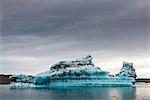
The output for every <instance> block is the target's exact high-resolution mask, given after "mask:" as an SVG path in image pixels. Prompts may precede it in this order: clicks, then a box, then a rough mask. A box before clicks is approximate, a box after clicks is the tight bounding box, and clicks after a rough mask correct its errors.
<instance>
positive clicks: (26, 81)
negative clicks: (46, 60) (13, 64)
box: [10, 55, 136, 88]
mask: <svg viewBox="0 0 150 100" xmlns="http://www.w3.org/2000/svg"><path fill="white" fill-rule="evenodd" d="M135 78H136V72H135V69H134V68H133V63H128V62H123V67H122V69H121V71H120V72H119V73H118V74H116V75H110V73H109V72H107V71H103V70H101V69H100V68H99V67H96V66H94V64H93V62H92V57H91V55H87V56H85V57H83V58H80V59H75V60H73V61H60V62H58V63H56V64H54V65H52V66H51V67H50V69H49V70H48V71H46V72H42V73H39V74H37V75H35V76H32V77H29V76H27V75H23V74H20V75H14V76H11V77H10V80H11V84H10V87H11V88H36V87H42V88H48V87H55V86H57V87H58V86H59V87H60V86H61V87H65V86H134V83H135Z"/></svg>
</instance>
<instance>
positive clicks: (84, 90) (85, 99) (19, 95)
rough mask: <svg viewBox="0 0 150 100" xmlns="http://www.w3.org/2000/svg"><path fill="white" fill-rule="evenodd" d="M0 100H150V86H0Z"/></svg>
mask: <svg viewBox="0 0 150 100" xmlns="http://www.w3.org/2000/svg"><path fill="white" fill-rule="evenodd" d="M0 100H150V85H145V84H144V85H137V86H136V87H134V88H132V87H72V88H50V89H9V85H0Z"/></svg>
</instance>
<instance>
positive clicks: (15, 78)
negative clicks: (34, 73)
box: [10, 74, 29, 82]
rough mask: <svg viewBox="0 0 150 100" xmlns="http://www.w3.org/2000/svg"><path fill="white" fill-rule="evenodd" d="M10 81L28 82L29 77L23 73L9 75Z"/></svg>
mask: <svg viewBox="0 0 150 100" xmlns="http://www.w3.org/2000/svg"><path fill="white" fill-rule="evenodd" d="M10 81H12V82H28V81H29V77H28V76H27V75H24V74H18V75H13V76H10Z"/></svg>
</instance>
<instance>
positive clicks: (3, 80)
mask: <svg viewBox="0 0 150 100" xmlns="http://www.w3.org/2000/svg"><path fill="white" fill-rule="evenodd" d="M10 76H12V75H4V74H0V84H10V80H9V77H10ZM136 82H144V83H150V78H137V79H136Z"/></svg>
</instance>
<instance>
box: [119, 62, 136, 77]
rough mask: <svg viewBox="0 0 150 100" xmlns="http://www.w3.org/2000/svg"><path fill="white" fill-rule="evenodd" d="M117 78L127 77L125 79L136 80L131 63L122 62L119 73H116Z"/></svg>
mask: <svg viewBox="0 0 150 100" xmlns="http://www.w3.org/2000/svg"><path fill="white" fill-rule="evenodd" d="M118 76H127V77H133V78H136V77H137V75H136V72H135V69H134V68H133V63H128V62H125V61H124V62H123V67H122V69H121V71H120V72H119V73H118Z"/></svg>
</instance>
